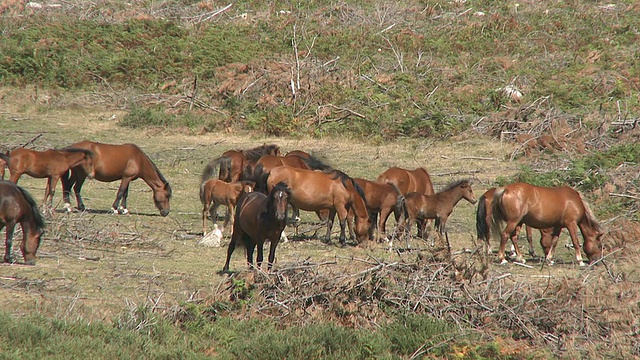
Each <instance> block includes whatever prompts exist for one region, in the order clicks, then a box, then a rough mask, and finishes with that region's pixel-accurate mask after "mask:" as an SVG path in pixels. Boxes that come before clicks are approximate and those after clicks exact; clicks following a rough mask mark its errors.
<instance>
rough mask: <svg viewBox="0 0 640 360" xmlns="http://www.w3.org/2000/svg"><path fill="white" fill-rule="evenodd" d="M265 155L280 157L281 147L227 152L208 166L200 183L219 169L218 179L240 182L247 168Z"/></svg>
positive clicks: (267, 146)
mask: <svg viewBox="0 0 640 360" xmlns="http://www.w3.org/2000/svg"><path fill="white" fill-rule="evenodd" d="M264 155H276V156H280V146H278V145H275V144H270V145H267V144H264V145H262V146H258V147H255V148H253V149H248V150H227V151H225V152H223V153H222V155H220V157H218V158H216V159H213V160H211V161H210V162H209V164H207V166H206V167H205V168H204V171H203V172H202V179H201V181H200V183H201V184H202V183H204V182H205V181H207V180H209V179H210V178H211V177H212V176H213V174H214V173H215V170H216V169H217V168H219V169H220V170H219V172H218V179H220V180H222V181H226V182H234V181H238V180H240V179H241V177H242V173H243V172H244V169H245V168H246V167H247V166H252V165H255V163H256V162H257V161H258V159H260V158H261V157H262V156H264Z"/></svg>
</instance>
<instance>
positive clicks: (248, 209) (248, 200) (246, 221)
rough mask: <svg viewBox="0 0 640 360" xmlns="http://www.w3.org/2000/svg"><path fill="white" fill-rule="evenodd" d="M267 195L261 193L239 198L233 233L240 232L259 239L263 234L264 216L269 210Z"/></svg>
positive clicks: (247, 194)
mask: <svg viewBox="0 0 640 360" xmlns="http://www.w3.org/2000/svg"><path fill="white" fill-rule="evenodd" d="M268 201H269V199H268V197H267V195H265V194H263V193H261V192H250V193H245V194H243V195H242V196H240V197H239V198H238V203H237V205H236V213H235V215H234V216H235V218H234V223H233V232H234V233H235V232H237V231H239V232H240V233H245V234H247V235H249V237H251V238H252V239H257V238H258V237H259V235H260V233H261V229H260V223H261V221H260V220H261V217H262V214H264V212H265V211H266V210H267V204H268Z"/></svg>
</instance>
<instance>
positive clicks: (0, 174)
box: [0, 154, 9, 180]
mask: <svg viewBox="0 0 640 360" xmlns="http://www.w3.org/2000/svg"><path fill="white" fill-rule="evenodd" d="M2 155H4V154H2ZM2 155H0V180H4V171H5V169H6V168H7V161H6V160H4V159H3V158H2ZM8 157H9V154H6V158H8Z"/></svg>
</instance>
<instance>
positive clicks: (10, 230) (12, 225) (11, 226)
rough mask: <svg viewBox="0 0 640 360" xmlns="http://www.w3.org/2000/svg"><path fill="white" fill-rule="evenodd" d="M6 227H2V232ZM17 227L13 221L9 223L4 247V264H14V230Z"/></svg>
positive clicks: (0, 228)
mask: <svg viewBox="0 0 640 360" xmlns="http://www.w3.org/2000/svg"><path fill="white" fill-rule="evenodd" d="M3 227H4V226H1V227H0V230H2V228H3ZM15 227H16V223H15V222H13V221H11V222H8V223H7V229H6V233H7V238H6V240H5V246H4V262H6V263H12V262H13V261H12V259H11V245H12V244H13V230H14V229H15Z"/></svg>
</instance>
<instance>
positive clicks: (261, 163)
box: [243, 150, 332, 217]
mask: <svg viewBox="0 0 640 360" xmlns="http://www.w3.org/2000/svg"><path fill="white" fill-rule="evenodd" d="M302 154H306V155H302ZM277 166H290V167H294V168H298V169H306V170H322V171H330V170H332V168H331V166H329V165H327V164H325V163H323V162H322V161H320V160H318V159H316V158H315V157H313V156H311V155H309V154H307V153H304V152H303V151H300V150H295V151H293V152H291V153H288V154H287V155H286V156H276V155H264V156H262V157H260V159H258V161H257V162H256V163H255V164H254V166H251V165H249V166H247V167H245V171H244V175H243V178H245V179H247V180H252V181H254V182H255V183H256V189H257V190H258V191H262V192H265V193H266V192H267V186H266V185H267V184H266V182H267V177H268V176H269V173H270V172H271V169H273V168H274V167H277ZM294 216H295V217H297V216H298V214H297V213H296V214H294Z"/></svg>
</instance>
